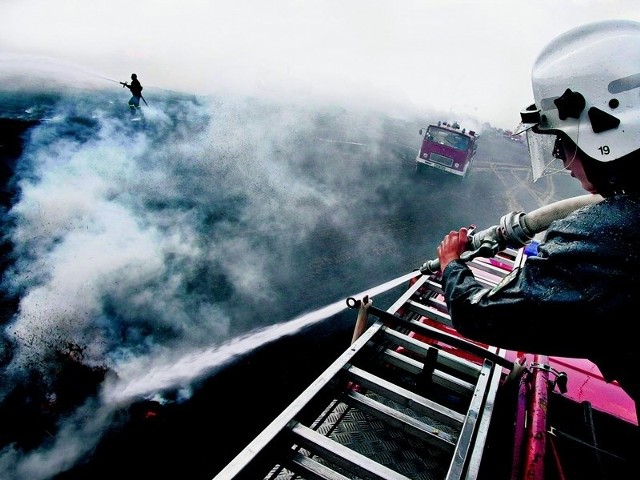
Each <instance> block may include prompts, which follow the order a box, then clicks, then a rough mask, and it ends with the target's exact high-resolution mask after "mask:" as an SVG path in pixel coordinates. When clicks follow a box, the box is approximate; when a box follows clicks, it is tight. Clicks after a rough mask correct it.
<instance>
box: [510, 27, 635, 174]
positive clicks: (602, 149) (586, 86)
mask: <svg viewBox="0 0 640 480" xmlns="http://www.w3.org/2000/svg"><path fill="white" fill-rule="evenodd" d="M531 80H532V84H533V97H534V101H535V104H534V105H531V106H530V107H528V108H527V109H525V110H523V111H522V112H521V113H520V116H521V117H522V123H520V125H519V126H518V127H517V129H516V131H515V133H514V135H515V134H520V133H522V132H526V134H527V142H528V145H529V154H530V156H531V166H532V171H533V177H534V181H535V180H537V179H538V178H540V177H541V176H543V175H545V174H548V173H549V171H550V170H553V169H554V167H555V168H556V169H557V167H558V166H559V167H560V168H562V164H559V165H558V163H557V162H558V161H557V160H556V161H555V162H554V147H555V146H556V139H557V138H561V139H565V140H566V139H569V140H570V141H572V142H573V143H574V144H575V145H577V146H578V148H579V149H580V150H581V151H582V152H583V153H584V154H586V155H588V156H589V157H591V158H593V159H594V160H596V161H599V162H611V161H614V160H617V159H619V158H621V157H624V156H625V155H628V154H629V153H631V152H634V151H635V150H638V149H640V23H638V22H634V21H629V20H606V21H601V22H596V23H590V24H587V25H584V26H581V27H578V28H574V29H572V30H569V31H568V32H566V33H564V34H562V35H560V36H558V37H556V38H555V39H554V40H552V41H551V42H550V43H549V44H548V45H547V46H546V47H545V48H544V49H543V50H542V52H541V53H540V54H539V55H538V58H537V59H536V61H535V63H534V65H533V69H532V73H531Z"/></svg>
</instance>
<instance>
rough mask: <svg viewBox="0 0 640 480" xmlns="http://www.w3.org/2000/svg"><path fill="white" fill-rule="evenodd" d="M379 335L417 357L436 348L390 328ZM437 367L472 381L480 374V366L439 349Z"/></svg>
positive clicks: (384, 329) (423, 355)
mask: <svg viewBox="0 0 640 480" xmlns="http://www.w3.org/2000/svg"><path fill="white" fill-rule="evenodd" d="M381 333H382V334H383V335H384V336H385V337H386V338H388V339H389V340H391V341H392V342H393V343H395V344H396V345H398V346H400V347H403V348H405V349H407V350H409V351H411V352H413V353H415V354H417V355H418V356H419V357H425V356H426V355H427V352H428V350H429V349H430V348H437V347H435V346H433V345H429V344H428V343H425V342H422V341H420V340H418V339H416V338H415V337H411V336H409V335H405V334H404V333H401V332H398V331H397V330H393V329H391V328H383V329H382V330H381ZM438 365H442V366H443V367H446V368H450V369H453V370H456V371H458V372H460V374H461V375H465V376H467V377H470V378H474V379H475V378H477V377H478V375H479V374H480V365H478V364H476V363H473V362H471V361H469V360H467V359H465V358H462V357H457V356H455V355H452V354H450V353H449V352H446V351H444V350H440V349H438Z"/></svg>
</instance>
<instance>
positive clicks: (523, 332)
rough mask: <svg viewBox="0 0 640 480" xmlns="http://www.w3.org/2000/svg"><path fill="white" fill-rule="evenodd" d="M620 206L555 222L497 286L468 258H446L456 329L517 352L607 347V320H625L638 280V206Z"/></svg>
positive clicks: (573, 352)
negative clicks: (480, 277) (483, 280)
mask: <svg viewBox="0 0 640 480" xmlns="http://www.w3.org/2000/svg"><path fill="white" fill-rule="evenodd" d="M603 203H604V202H603ZM614 207H615V208H612V206H611V205H594V206H590V207H585V208H584V209H581V210H583V211H582V212H581V213H580V214H579V215H577V214H576V212H574V213H573V214H571V215H569V216H568V217H567V218H565V219H563V220H558V221H555V222H553V223H552V225H551V226H550V228H549V229H548V231H547V234H546V238H545V240H544V242H543V243H541V244H540V246H539V253H538V256H537V257H531V258H529V259H527V261H526V262H525V263H524V265H522V266H521V267H519V268H517V269H515V270H514V271H513V272H511V274H509V275H508V276H507V277H505V278H504V279H503V281H502V282H501V283H500V284H499V285H497V286H496V287H495V288H493V289H488V288H485V287H483V286H482V285H481V284H480V283H479V282H478V281H477V280H476V279H475V277H474V275H473V272H472V271H471V269H470V268H469V267H468V266H467V265H466V264H464V263H463V262H461V261H459V260H458V261H454V262H451V263H450V264H449V265H447V267H446V268H445V270H444V272H443V274H442V280H443V289H444V296H445V300H446V302H447V306H448V308H449V313H450V315H451V321H452V323H453V326H454V327H455V328H456V330H457V331H458V332H459V333H461V334H462V335H463V336H465V337H467V338H470V339H473V340H477V341H481V342H484V343H487V344H489V345H493V346H497V347H501V348H507V349H511V350H516V351H526V352H536V353H541V354H546V355H557V356H570V357H580V358H589V356H592V355H593V352H594V351H596V350H598V349H600V350H602V344H603V343H604V342H605V341H608V340H612V339H605V338H604V337H605V336H606V335H609V334H611V333H610V332H614V331H616V330H617V329H616V328H615V327H614V328H605V327H604V325H608V323H607V322H614V321H615V322H621V323H622V324H624V322H625V320H624V319H625V318H628V315H629V314H628V313H626V312H625V310H627V311H633V310H634V307H633V305H635V302H636V300H635V299H636V296H637V295H638V294H637V293H636V292H637V291H638V290H637V289H638V288H639V287H640V282H639V279H638V271H639V270H640V262H639V257H640V255H638V253H639V252H638V248H639V247H638V246H637V245H636V244H637V243H638V242H637V240H636V238H637V237H636V235H638V233H640V232H636V233H633V230H634V225H635V224H637V223H638V222H636V221H632V222H629V215H631V214H632V213H633V215H636V216H637V215H638V210H637V208H636V207H634V208H633V209H632V211H630V212H623V211H620V210H621V209H622V210H624V208H626V207H624V205H620V206H616V205H614ZM630 224H633V225H630ZM629 226H631V227H632V228H631V229H629V228H628V227H629ZM612 239H615V241H613V240H612ZM605 330H606V331H605ZM616 335H617V336H618V338H617V339H616V340H615V341H616V342H617V344H618V346H620V343H619V342H620V339H619V332H618V333H617V334H616Z"/></svg>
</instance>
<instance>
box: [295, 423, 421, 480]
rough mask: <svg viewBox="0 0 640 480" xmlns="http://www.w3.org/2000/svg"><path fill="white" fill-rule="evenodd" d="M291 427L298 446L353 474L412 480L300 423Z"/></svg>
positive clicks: (387, 479)
mask: <svg viewBox="0 0 640 480" xmlns="http://www.w3.org/2000/svg"><path fill="white" fill-rule="evenodd" d="M289 427H290V428H289V429H290V431H291V433H293V434H294V435H295V437H296V441H297V443H298V444H300V445H301V446H303V447H305V448H307V449H309V450H311V451H312V452H313V453H315V454H318V455H320V456H322V457H324V458H328V459H329V460H331V461H332V462H333V463H336V464H337V465H340V466H341V467H343V468H345V469H347V470H349V471H351V472H354V473H356V474H358V475H362V476H364V477H366V478H372V479H377V480H411V479H409V478H408V477H405V476H404V475H401V474H399V473H398V472H395V471H393V470H391V469H390V468H388V467H385V466H384V465H380V464H379V463H377V462H375V461H373V460H371V459H369V458H367V457H365V456H364V455H361V454H359V453H358V452H355V451H353V450H351V449H350V448H348V447H345V446H344V445H341V444H339V443H337V442H334V441H333V440H331V439H330V438H327V437H325V436H324V435H320V434H319V433H317V432H314V431H313V430H311V429H310V428H308V427H305V426H304V425H302V424H300V423H298V422H294V423H293V424H290V426H289Z"/></svg>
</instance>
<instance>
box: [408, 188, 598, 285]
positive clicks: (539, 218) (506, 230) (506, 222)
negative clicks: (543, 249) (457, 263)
mask: <svg viewBox="0 0 640 480" xmlns="http://www.w3.org/2000/svg"><path fill="white" fill-rule="evenodd" d="M600 201H602V197H601V196H600V195H597V194H596V195H594V194H586V195H579V196H577V197H572V198H567V199H565V200H560V201H558V202H554V203H551V204H549V205H545V206H544V207H540V208H538V209H536V210H533V211H532V212H529V213H524V212H522V211H513V212H510V213H507V214H506V215H503V216H502V218H501V219H500V223H499V224H498V225H493V226H491V227H489V228H487V229H485V230H481V231H479V232H477V233H474V232H473V231H472V232H471V233H470V234H469V237H468V241H467V250H465V251H464V252H463V253H462V255H460V259H461V260H463V261H469V260H472V259H473V258H476V257H485V258H490V257H493V256H495V255H496V254H497V253H498V252H500V251H502V250H504V249H506V248H509V247H510V248H520V247H524V246H525V245H527V244H528V243H530V242H531V240H533V237H534V236H535V235H536V234H537V233H539V232H542V231H544V230H546V229H547V227H548V226H549V225H550V224H551V222H553V221H554V220H557V219H560V218H564V217H566V216H567V215H568V214H569V213H571V212H573V211H574V210H577V209H578V208H581V207H585V206H587V205H591V204H594V203H598V202H600ZM438 270H440V259H438V258H435V259H433V260H428V261H426V262H424V263H423V264H422V266H421V267H420V273H422V274H429V273H435V272H437V271H438Z"/></svg>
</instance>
